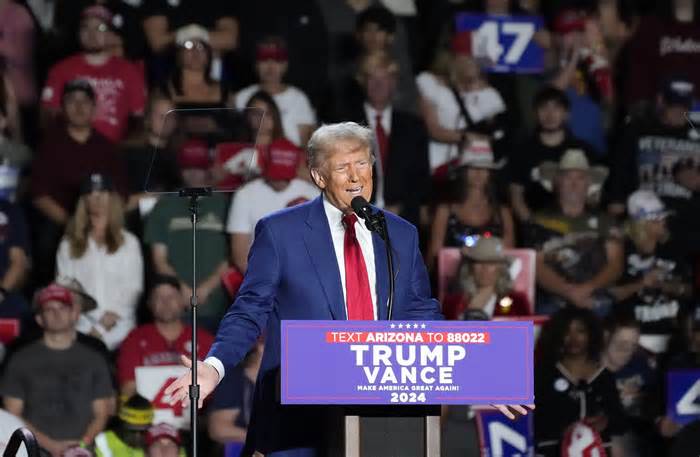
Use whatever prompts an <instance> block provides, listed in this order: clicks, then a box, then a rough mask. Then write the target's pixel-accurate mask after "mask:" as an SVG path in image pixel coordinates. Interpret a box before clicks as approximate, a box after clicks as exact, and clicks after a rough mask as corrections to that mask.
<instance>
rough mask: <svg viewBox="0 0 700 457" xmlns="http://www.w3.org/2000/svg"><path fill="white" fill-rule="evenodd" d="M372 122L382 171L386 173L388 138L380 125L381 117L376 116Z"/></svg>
mask: <svg viewBox="0 0 700 457" xmlns="http://www.w3.org/2000/svg"><path fill="white" fill-rule="evenodd" d="M374 120H375V122H374V130H375V134H376V135H377V146H378V147H379V158H380V159H381V161H382V171H386V165H387V161H388V158H389V137H388V136H386V130H384V126H383V125H382V115H381V114H377V115H376V116H375V117H374Z"/></svg>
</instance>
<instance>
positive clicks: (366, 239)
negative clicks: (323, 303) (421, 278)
mask: <svg viewBox="0 0 700 457" xmlns="http://www.w3.org/2000/svg"><path fill="white" fill-rule="evenodd" d="M323 209H324V211H325V213H326V219H328V226H329V227H330V230H331V238H332V240H333V249H334V250H335V258H336V260H337V261H338V270H339V271H340V283H341V288H342V289H343V299H344V300H345V316H346V317H347V315H348V304H347V291H346V290H345V227H344V226H343V213H342V211H340V210H339V209H338V208H336V207H335V206H333V205H332V204H331V202H329V201H328V199H326V197H325V195H324V196H323ZM355 236H356V237H357V241H358V242H359V243H360V250H361V251H362V257H363V258H364V260H365V266H366V267H367V278H368V279H369V292H370V296H371V297H372V311H373V314H374V320H377V276H376V267H375V265H374V244H372V232H370V231H369V230H368V229H367V227H366V226H365V223H364V221H363V220H362V219H360V218H359V217H358V218H357V222H355ZM204 362H205V363H208V364H209V365H211V366H213V367H214V368H215V369H216V371H217V372H218V373H219V382H221V380H222V379H223V378H224V376H225V374H226V370H225V369H224V364H223V363H221V360H219V359H217V358H216V357H207V358H206V359H205V360H204Z"/></svg>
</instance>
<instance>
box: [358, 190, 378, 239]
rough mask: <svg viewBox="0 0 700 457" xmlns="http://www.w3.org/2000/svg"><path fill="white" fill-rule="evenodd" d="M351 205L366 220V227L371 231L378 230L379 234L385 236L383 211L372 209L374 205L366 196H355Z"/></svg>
mask: <svg viewBox="0 0 700 457" xmlns="http://www.w3.org/2000/svg"><path fill="white" fill-rule="evenodd" d="M350 206H352V210H353V211H355V214H357V215H358V216H360V218H362V219H364V220H365V227H367V229H368V230H369V231H371V232H377V233H378V234H379V236H381V237H382V238H384V230H383V228H384V227H383V224H382V220H381V213H380V212H376V213H374V212H373V211H372V206H371V205H370V204H369V202H368V201H367V200H365V198H364V197H361V196H360V197H355V198H353V199H352V200H351V201H350Z"/></svg>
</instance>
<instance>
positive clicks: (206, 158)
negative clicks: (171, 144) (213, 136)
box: [177, 139, 211, 169]
mask: <svg viewBox="0 0 700 457" xmlns="http://www.w3.org/2000/svg"><path fill="white" fill-rule="evenodd" d="M177 163H178V164H179V165H180V168H199V169H207V168H209V166H210V165H211V157H210V155H209V146H208V145H207V143H206V142H205V141H204V140H199V139H191V140H187V141H185V142H184V143H183V144H182V146H180V150H179V151H178V152H177Z"/></svg>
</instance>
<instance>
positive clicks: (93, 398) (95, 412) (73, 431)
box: [0, 283, 113, 457]
mask: <svg viewBox="0 0 700 457" xmlns="http://www.w3.org/2000/svg"><path fill="white" fill-rule="evenodd" d="M34 309H35V311H36V320H37V322H38V323H39V325H41V327H42V328H43V329H44V334H43V337H42V338H41V339H39V340H37V341H35V342H33V343H31V344H29V345H27V346H25V347H23V348H22V349H20V350H19V351H17V352H16V353H15V354H14V355H13V357H12V358H11V359H10V361H9V363H8V366H7V369H6V370H5V375H4V376H3V378H2V384H1V387H0V392H1V393H2V396H3V405H4V407H5V409H6V410H7V411H9V412H11V413H12V414H14V415H16V416H18V417H21V418H22V419H23V420H24V421H25V422H26V424H27V427H28V428H29V429H30V430H31V431H32V432H34V434H35V435H36V437H37V439H38V440H39V445H40V446H41V447H42V448H44V449H45V450H46V451H48V452H49V453H50V454H51V455H52V456H53V457H59V456H60V455H61V454H62V452H63V451H65V450H66V449H68V448H70V447H74V446H75V445H76V444H79V443H83V444H84V445H90V444H92V442H93V440H94V438H95V436H97V435H98V434H99V433H100V432H101V431H102V430H103V429H104V428H105V425H106V424H107V420H108V419H109V413H110V407H111V404H112V402H111V398H112V394H113V390H112V380H111V376H110V373H109V366H108V365H107V362H106V360H105V359H104V357H103V356H102V355H101V354H100V353H99V352H98V351H96V350H94V349H92V348H91V347H89V346H88V345H86V344H84V343H82V342H81V341H80V340H78V339H77V331H76V329H75V327H76V323H77V321H78V317H79V316H80V304H78V303H77V301H76V300H75V299H74V294H73V292H72V291H71V290H70V289H68V288H67V287H65V286H62V285H60V284H57V283H54V284H51V285H49V286H48V287H46V288H44V289H41V290H40V291H39V292H38V293H37V295H36V298H35V300H34ZM67 419H69V420H67Z"/></svg>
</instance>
